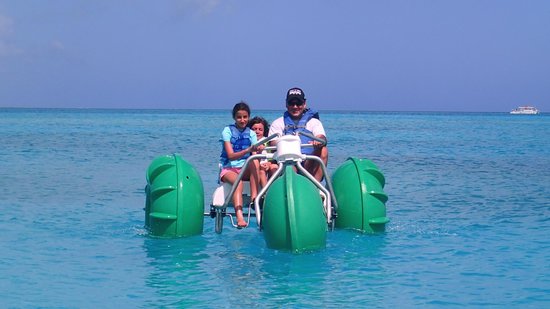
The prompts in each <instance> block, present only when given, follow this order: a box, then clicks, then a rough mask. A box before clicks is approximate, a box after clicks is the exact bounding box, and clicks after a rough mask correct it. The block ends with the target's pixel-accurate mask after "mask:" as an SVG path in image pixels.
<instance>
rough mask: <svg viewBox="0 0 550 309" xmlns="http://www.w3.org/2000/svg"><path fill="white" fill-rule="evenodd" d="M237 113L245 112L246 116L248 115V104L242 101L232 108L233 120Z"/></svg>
mask: <svg viewBox="0 0 550 309" xmlns="http://www.w3.org/2000/svg"><path fill="white" fill-rule="evenodd" d="M238 111H246V112H247V113H248V115H250V107H248V104H246V102H244V101H241V102H239V103H237V104H235V106H233V118H235V115H236V114H237V112H238Z"/></svg>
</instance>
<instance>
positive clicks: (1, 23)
mask: <svg viewBox="0 0 550 309" xmlns="http://www.w3.org/2000/svg"><path fill="white" fill-rule="evenodd" d="M12 34H13V20H12V19H11V18H9V17H8V16H5V15H1V14H0V56H8V55H14V54H19V53H21V50H20V49H19V48H17V47H16V46H15V45H13V44H12V43H11V42H10V40H9V38H10V37H11V36H12Z"/></svg>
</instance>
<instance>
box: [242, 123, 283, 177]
mask: <svg viewBox="0 0 550 309" xmlns="http://www.w3.org/2000/svg"><path fill="white" fill-rule="evenodd" d="M248 127H249V128H250V129H252V131H254V132H255V133H256V138H257V139H258V141H259V140H261V139H262V138H264V137H267V131H268V130H269V123H268V122H267V120H265V119H264V118H262V117H258V116H256V117H254V118H252V119H251V120H250V122H249V123H248ZM276 168H277V166H275V169H276ZM270 169H271V163H270V162H269V161H268V160H262V161H260V164H259V170H258V173H259V184H260V188H263V187H264V186H265V185H266V183H267V178H268V175H269V173H270Z"/></svg>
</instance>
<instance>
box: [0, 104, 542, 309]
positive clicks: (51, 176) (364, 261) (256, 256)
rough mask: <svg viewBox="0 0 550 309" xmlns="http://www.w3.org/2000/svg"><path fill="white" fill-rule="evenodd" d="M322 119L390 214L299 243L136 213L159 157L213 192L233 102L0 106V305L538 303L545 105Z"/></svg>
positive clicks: (334, 153)
mask: <svg viewBox="0 0 550 309" xmlns="http://www.w3.org/2000/svg"><path fill="white" fill-rule="evenodd" d="M259 114H261V115H263V116H265V117H266V118H267V119H269V120H270V121H272V120H273V119H275V118H276V117H277V116H278V115H279V112H273V111H262V112H260V113H259ZM321 119H322V120H323V122H324V124H325V128H326V130H327V134H328V137H329V147H330V148H329V149H330V161H329V171H334V170H335V168H336V167H337V166H339V165H340V164H342V163H343V162H344V160H345V159H346V158H347V157H349V156H355V157H362V158H368V159H371V160H372V161H373V162H374V163H376V164H377V165H378V167H379V168H380V169H381V171H382V172H383V173H384V174H385V176H386V180H387V183H386V188H385V192H386V193H387V194H388V195H389V201H388V203H387V210H388V216H389V217H390V219H391V222H390V223H389V224H388V225H387V231H386V233H384V234H380V235H363V234H359V233H357V232H353V231H343V230H337V231H334V232H330V233H329V234H328V240H327V248H326V249H325V250H321V251H317V252H312V253H307V254H299V255H298V254H290V253H287V252H280V251H275V250H271V249H267V248H266V247H265V243H264V240H263V237H262V234H261V232H259V231H258V230H257V229H255V228H248V229H244V230H236V229H233V228H230V227H229V224H227V221H226V224H225V225H224V231H223V233H222V234H220V235H218V234H215V233H214V222H213V220H211V219H210V218H206V219H205V225H204V234H203V235H202V236H196V237H190V238H182V239H154V238H151V237H149V236H147V233H146V231H145V230H144V228H143V222H144V212H143V207H144V198H145V194H144V190H143V189H144V186H145V170H146V168H147V167H148V165H149V163H150V162H151V160H152V159H153V158H155V157H156V156H160V155H165V154H171V153H175V152H177V153H180V154H181V155H182V157H183V158H184V159H185V160H187V161H188V162H189V163H191V164H192V165H193V166H195V168H196V169H197V171H198V172H199V173H200V175H201V177H202V180H203V183H204V188H205V194H206V202H207V203H208V201H209V200H210V196H211V193H212V191H213V190H214V188H215V186H216V173H217V160H218V156H219V151H220V145H219V143H218V142H217V140H218V138H219V136H220V133H221V130H222V128H223V126H224V125H225V124H229V123H230V122H231V115H230V111H229V110H227V111H182V110H173V111H151V110H56V109H52V110H34V109H0V194H1V199H0V209H1V211H0V248H1V251H0V291H1V292H0V294H1V297H0V307H1V308H12V307H13V308H37V307H41V308H155V307H176V308H203V307H209V308H240V307H260V308H265V307H268V308H274V307H281V306H286V307H304V308H311V307H321V308H335V307H344V308H362V307H367V306H368V307H373V308H395V307H397V308H407V307H433V308H437V307H469V308H475V307H494V308H510V307H512V308H543V307H549V306H550V236H549V235H550V138H549V137H550V116H548V115H539V116H511V115H508V114H504V113H494V114H493V113H484V114H477V113H368V112H322V113H321Z"/></svg>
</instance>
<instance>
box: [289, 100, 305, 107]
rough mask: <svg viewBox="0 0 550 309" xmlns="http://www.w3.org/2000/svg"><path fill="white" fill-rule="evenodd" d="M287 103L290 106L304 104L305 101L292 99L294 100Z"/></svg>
mask: <svg viewBox="0 0 550 309" xmlns="http://www.w3.org/2000/svg"><path fill="white" fill-rule="evenodd" d="M286 105H288V106H302V105H304V102H300V101H292V102H288V103H286Z"/></svg>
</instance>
